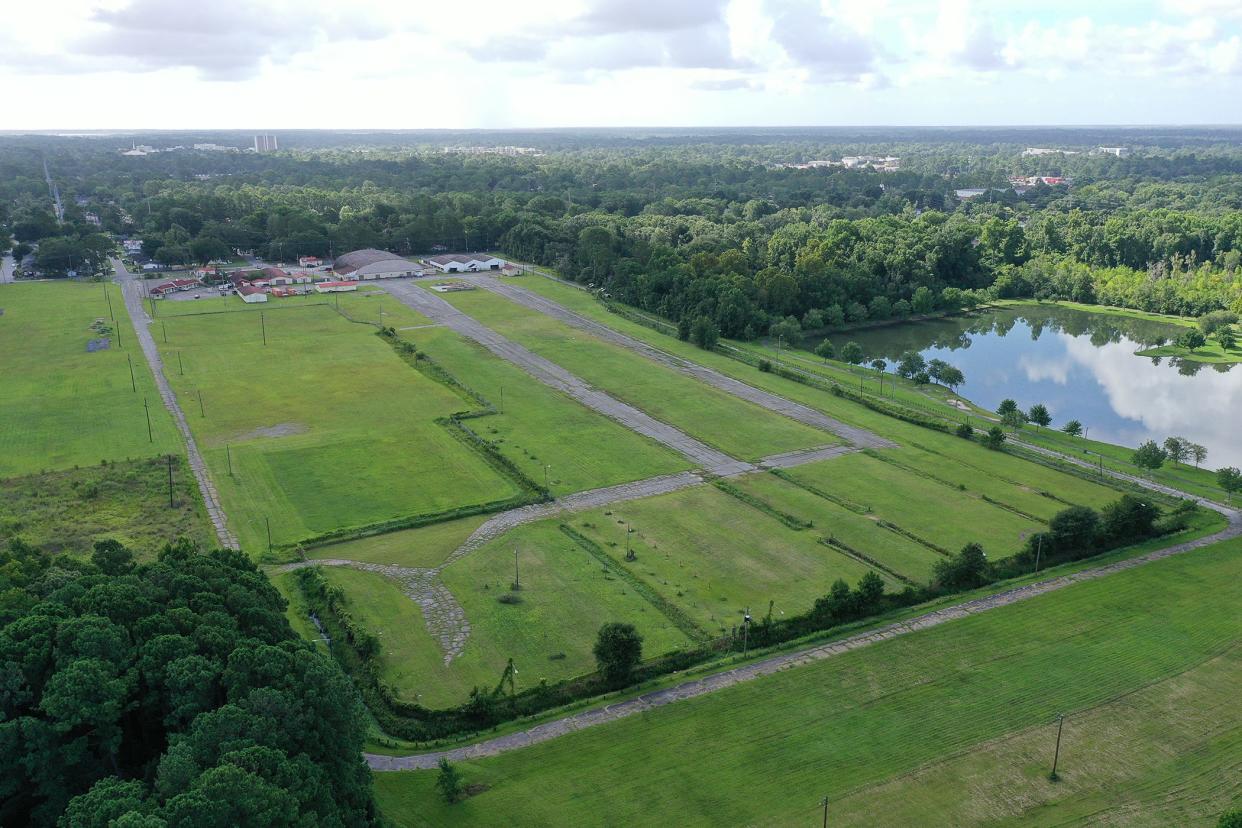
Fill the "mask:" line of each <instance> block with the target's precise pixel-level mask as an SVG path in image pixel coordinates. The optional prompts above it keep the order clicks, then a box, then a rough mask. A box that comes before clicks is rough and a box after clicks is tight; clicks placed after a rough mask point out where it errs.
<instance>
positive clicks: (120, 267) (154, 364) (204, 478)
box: [112, 259, 238, 549]
mask: <svg viewBox="0 0 1242 828" xmlns="http://www.w3.org/2000/svg"><path fill="white" fill-rule="evenodd" d="M112 267H113V268H115V271H116V281H117V282H118V283H119V284H120V285H121V294H122V295H123V296H124V297H125V308H126V310H128V311H129V318H130V320H131V321H132V322H133V325H134V334H135V335H136V336H137V337H138V343H139V344H140V345H141V346H142V353H143V356H145V357H146V358H147V364H148V365H150V366H151V373H152V374H154V375H155V384H156V386H157V387H158V388H159V390H160V397H161V398H162V399H163V400H164V407H165V408H167V409H168V411H169V413H171V414H172V416H173V421H174V422H176V424H177V429H178V430H179V431H180V432H181V438H182V439H183V440H185V449H186V456H187V457H189V459H190V470H191V471H192V472H194V479H195V480H196V481H197V482H198V490H199V492H201V493H202V495H203V504H204V505H205V506H206V507H207V516H208V517H210V518H211V524H212V526H214V527H215V529H216V537H217V538H219V540H220V545H221V546H227V547H229V548H231V549H237V548H238V543H237V538H236V537H235V536H234V535H233V533H232V532H230V531H229V527H228V522H227V521H226V520H225V517H224V509H223V508H221V506H220V497H219V495H218V494H217V493H216V487H215V485H214V484H213V483H212V482H211V476H210V475H209V474H208V473H207V464H206V463H204V462H203V456H202V454H200V453H199V450H198V444H197V443H196V442H195V441H194V435H193V434H191V433H190V426H189V423H187V422H186V419H185V413H184V412H182V410H181V406H180V404H178V402H177V395H176V394H174V393H173V390H172V386H170V385H169V384H168V379H167V378H166V377H165V376H164V362H163V360H162V359H161V358H160V352H159V349H158V348H156V347H155V339H154V338H153V337H152V336H151V331H150V329H149V328H148V325H149V324H150V323H151V318H150V317H149V316H147V311H146V309H145V308H144V307H143V304H142V285H141V284H140V283H139V281H138V280H137V279H136V278H135V277H134V275H133V274H132V273H130V272H129V271H128V270H126V269H125V264H124V263H123V262H122V261H121V260H120V259H112Z"/></svg>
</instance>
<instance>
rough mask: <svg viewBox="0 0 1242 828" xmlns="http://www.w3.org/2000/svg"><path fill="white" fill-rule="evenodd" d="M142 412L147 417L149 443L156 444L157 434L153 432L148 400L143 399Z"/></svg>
mask: <svg viewBox="0 0 1242 828" xmlns="http://www.w3.org/2000/svg"><path fill="white" fill-rule="evenodd" d="M142 410H143V412H144V413H145V414H146V415H147V442H148V443H154V442H155V433H154V432H153V431H152V430H151V407H150V406H148V405H147V398H146V397H143V398H142Z"/></svg>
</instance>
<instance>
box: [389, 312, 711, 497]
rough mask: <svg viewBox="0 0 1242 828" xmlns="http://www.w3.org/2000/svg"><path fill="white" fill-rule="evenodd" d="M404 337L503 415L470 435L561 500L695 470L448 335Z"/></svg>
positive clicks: (419, 332) (411, 333) (444, 331)
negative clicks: (491, 446)
mask: <svg viewBox="0 0 1242 828" xmlns="http://www.w3.org/2000/svg"><path fill="white" fill-rule="evenodd" d="M401 336H402V337H404V338H405V339H408V340H409V341H411V342H413V343H415V345H416V346H417V347H418V348H419V350H421V351H423V352H424V353H426V354H428V355H429V356H430V357H431V358H432V359H434V360H435V361H436V362H438V363H439V364H440V365H442V366H444V368H446V369H447V370H448V371H449V372H450V373H452V374H453V375H454V376H456V377H457V378H458V379H459V380H461V381H462V382H464V383H466V384H467V385H469V386H470V387H471V388H472V389H474V390H475V391H476V392H478V393H479V394H481V395H482V396H483V397H484V398H485V399H486V400H488V401H489V402H491V403H492V405H493V406H495V407H496V408H497V409H498V410H499V413H497V414H495V415H493V416H489V417H485V418H483V419H479V420H475V421H473V422H472V424H471V425H472V427H474V428H475V429H476V430H477V431H478V433H479V434H480V435H482V436H483V437H485V438H486V439H488V440H491V441H492V442H493V443H494V444H495V446H496V448H498V449H499V450H500V451H501V452H502V453H503V454H504V455H505V456H506V457H508V458H509V459H510V460H512V461H513V462H514V463H516V464H517V466H518V467H519V468H520V469H522V471H523V472H525V473H526V474H527V475H528V476H529V477H530V478H531V479H533V480H537V481H539V482H540V483H542V482H544V480H545V472H546V480H547V482H548V487H549V488H550V489H551V490H552V493H553V495H555V496H560V495H564V494H569V493H571V492H578V491H583V490H586V489H597V488H601V487H604V486H614V485H616V484H618V483H627V482H629V481H631V480H640V479H643V478H646V477H655V476H657V475H662V474H673V473H675V472H679V471H684V470H685V469H688V468H690V467H691V466H692V465H693V464H692V463H691V462H690V461H689V460H688V459H686V458H685V457H683V456H682V455H680V454H678V453H676V452H674V451H672V450H671V449H669V448H667V447H666V446H663V445H660V444H659V443H656V442H655V441H654V440H650V439H648V438H646V437H642V436H640V435H638V434H636V433H635V432H633V431H631V430H630V429H628V428H626V427H625V426H623V425H621V424H620V423H618V422H617V421H615V420H612V419H610V418H608V417H605V416H604V415H603V414H599V413H597V412H595V411H593V410H591V409H589V408H587V407H586V406H584V405H582V404H581V403H579V402H577V401H576V400H574V399H572V398H570V397H569V396H567V395H565V394H562V393H560V392H559V391H556V390H554V389H552V388H549V387H548V386H546V385H544V384H543V383H540V382H537V381H535V380H533V379H532V378H531V377H530V376H529V375H528V374H527V373H526V372H525V371H523V370H522V369H520V368H518V367H517V366H515V365H512V364H511V363H509V362H506V361H505V360H502V359H500V358H499V357H497V356H495V355H494V354H492V353H491V352H490V351H488V350H487V349H486V348H484V347H483V346H481V345H479V344H477V343H475V342H472V341H470V340H467V339H464V338H463V337H461V336H459V335H458V334H456V333H454V332H453V331H451V330H449V329H448V328H445V327H432V328H417V329H414V330H407V331H401ZM502 406H503V408H502Z"/></svg>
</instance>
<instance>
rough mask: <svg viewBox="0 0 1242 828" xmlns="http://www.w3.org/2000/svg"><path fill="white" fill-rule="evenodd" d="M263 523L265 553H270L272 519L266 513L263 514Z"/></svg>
mask: <svg viewBox="0 0 1242 828" xmlns="http://www.w3.org/2000/svg"><path fill="white" fill-rule="evenodd" d="M263 523H264V525H265V526H267V554H269V555H270V554H272V519H271V518H270V517H268V516H267V515H264V516H263Z"/></svg>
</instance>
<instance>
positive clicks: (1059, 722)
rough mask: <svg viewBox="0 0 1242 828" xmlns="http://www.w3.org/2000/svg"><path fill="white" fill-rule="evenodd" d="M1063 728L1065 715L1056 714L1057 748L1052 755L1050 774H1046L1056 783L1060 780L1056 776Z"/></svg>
mask: <svg viewBox="0 0 1242 828" xmlns="http://www.w3.org/2000/svg"><path fill="white" fill-rule="evenodd" d="M1063 727H1065V714H1064V713H1058V714H1057V748H1056V752H1055V753H1053V754H1052V773H1050V774H1048V778H1049V779H1050V780H1052V781H1053V782H1056V781H1057V780H1058V779H1060V777H1059V776H1057V764H1058V763H1059V762H1060V760H1061V729H1062V728H1063Z"/></svg>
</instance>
